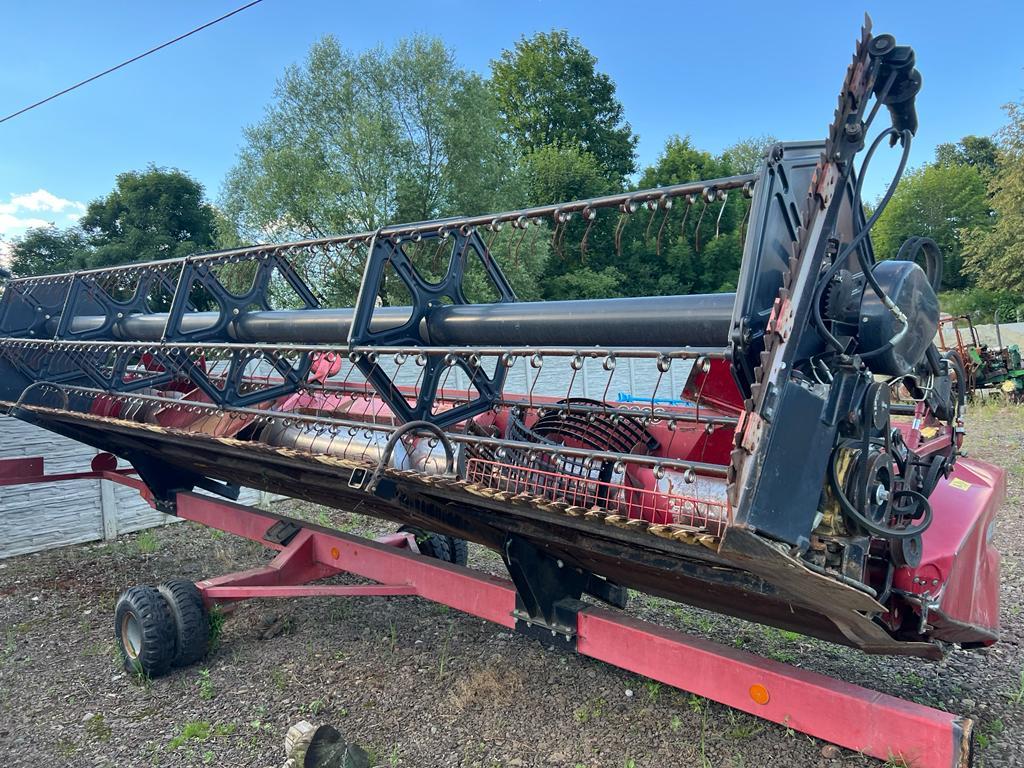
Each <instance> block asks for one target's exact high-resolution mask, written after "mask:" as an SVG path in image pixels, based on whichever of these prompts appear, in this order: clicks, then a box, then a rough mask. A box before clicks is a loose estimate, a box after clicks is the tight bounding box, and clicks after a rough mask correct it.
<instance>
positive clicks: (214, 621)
mask: <svg viewBox="0 0 1024 768" xmlns="http://www.w3.org/2000/svg"><path fill="white" fill-rule="evenodd" d="M226 620H227V616H225V615H224V611H223V610H221V607H220V606H219V605H214V606H213V607H211V608H210V653H213V652H214V651H215V650H217V649H218V648H219V647H220V641H221V637H222V636H223V635H224V622H225V621H226Z"/></svg>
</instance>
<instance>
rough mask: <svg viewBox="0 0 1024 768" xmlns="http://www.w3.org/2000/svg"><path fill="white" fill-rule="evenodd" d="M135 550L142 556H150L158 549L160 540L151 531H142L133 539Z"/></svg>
mask: <svg viewBox="0 0 1024 768" xmlns="http://www.w3.org/2000/svg"><path fill="white" fill-rule="evenodd" d="M135 548H136V549H137V550H139V552H140V553H141V554H143V555H152V554H153V553H154V552H156V551H157V550H158V549H160V540H159V539H158V538H157V537H156V534H155V533H153V532H152V531H143V532H142V533H140V534H139V535H138V536H137V537H136V538H135Z"/></svg>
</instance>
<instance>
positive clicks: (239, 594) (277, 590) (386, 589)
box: [202, 584, 416, 601]
mask: <svg viewBox="0 0 1024 768" xmlns="http://www.w3.org/2000/svg"><path fill="white" fill-rule="evenodd" d="M202 591H203V595H204V596H205V597H207V598H208V599H210V600H213V601H218V600H244V599H246V598H250V597H393V596H395V595H415V594H416V587H407V586H400V585H389V584H356V585H351V584H303V585H299V586H275V587H269V586H268V587H259V586H252V587H246V586H237V587H204V588H203V590H202Z"/></svg>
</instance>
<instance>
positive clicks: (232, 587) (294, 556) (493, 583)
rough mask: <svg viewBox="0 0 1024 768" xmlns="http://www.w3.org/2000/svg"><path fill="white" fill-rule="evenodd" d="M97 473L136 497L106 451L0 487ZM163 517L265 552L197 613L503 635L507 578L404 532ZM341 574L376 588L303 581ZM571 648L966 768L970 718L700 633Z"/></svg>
mask: <svg viewBox="0 0 1024 768" xmlns="http://www.w3.org/2000/svg"><path fill="white" fill-rule="evenodd" d="M86 478H97V479H104V480H110V481H113V482H116V483H121V484H124V485H130V486H132V487H135V488H137V489H139V491H140V492H141V493H142V495H143V496H144V497H145V498H146V499H147V500H148V501H150V503H152V497H151V495H150V494H149V492H148V490H147V489H146V488H145V486H144V485H143V484H142V482H141V481H140V480H138V479H137V478H134V477H131V476H130V470H129V471H126V470H118V469H116V461H114V460H113V457H112V456H110V455H109V454H100V455H99V456H97V458H96V459H94V460H93V470H92V471H91V472H79V473H74V474H65V475H45V474H43V461H42V459H41V458H32V459H6V460H0V486H5V485H18V484H26V483H41V482H53V481H57V480H70V479H86ZM175 514H176V515H177V516H179V517H182V518H185V519H186V520H191V521H193V522H196V523H199V524H201V525H205V526H208V527H210V528H215V529H218V530H221V531H224V532H226V533H232V534H235V535H236V536H242V537H244V538H247V539H250V540H252V541H256V542H259V543H260V544H263V545H264V546H265V547H267V548H269V549H272V550H276V551H277V555H276V556H275V557H274V558H273V559H272V560H271V561H270V563H268V564H267V565H266V566H263V567H260V568H253V569H250V570H246V571H240V572H237V573H231V574H227V575H223V576H218V577H215V578H210V579H206V580H204V581H200V582H198V583H197V585H196V586H197V587H198V588H199V590H200V592H201V593H202V595H203V599H204V601H205V602H206V604H207V605H208V606H212V605H214V604H223V603H231V602H236V601H239V600H246V599H251V598H275V597H276V598H281V597H308V596H333V597H365V596H393V595H416V596H419V597H422V598H425V599H427V600H431V601H433V602H436V603H441V604H443V605H447V606H449V607H450V608H455V609H457V610H460V611H463V612H464V613H468V614H470V615H472V616H477V617H479V618H482V619H487V620H488V621H492V622H494V623H496V624H500V625H501V626H503V627H507V628H509V629H517V628H522V627H518V626H517V619H516V618H515V616H514V615H513V612H514V609H515V606H516V591H515V587H514V586H513V585H512V582H511V581H509V580H507V579H504V578H498V577H496V576H492V575H489V574H484V573H480V572H478V571H475V570H473V569H471V568H465V567H460V566H457V565H451V564H449V563H445V562H441V561H439V560H436V559H432V558H428V557H425V556H423V555H420V554H419V553H418V550H417V548H416V542H415V539H414V537H413V536H412V535H410V534H394V535H391V536H386V537H383V538H381V539H378V540H376V541H371V540H368V539H364V538H361V537H357V536H351V535H348V534H345V533H341V532H339V531H333V530H329V529H326V528H323V527H321V526H317V525H313V524H311V523H307V522H305V521H300V520H294V519H292V518H288V517H283V516H280V515H275V514H274V513H272V512H266V511H263V510H259V509H254V508H252V507H248V506H244V505H241V504H235V503H232V502H229V501H224V500H221V499H216V498H212V497H209V496H202V495H198V494H195V493H191V492H187V493H186V492H180V493H178V494H177V497H176V510H175ZM339 573H350V574H353V575H356V576H360V577H363V578H366V579H370V580H372V581H375V582H377V584H370V585H355V586H354V585H325V584H315V583H312V582H316V581H319V580H320V579H324V578H326V577H328V576H332V575H335V574H339ZM571 640H575V643H576V651H577V652H578V653H580V654H582V655H584V656H589V657H591V658H594V659H598V660H600V661H604V662H606V663H608V664H612V665H614V666H617V667H620V668H622V669H625V670H628V671H630V672H634V673H636V674H639V675H644V676H646V677H649V678H651V679H653V680H657V681H658V682H661V683H663V684H665V685H671V686H673V687H676V688H679V689H681V690H683V691H687V692H689V693H693V694H696V695H698V696H703V697H705V698H707V699H711V700H712V701H717V702H719V703H721V704H725V705H726V706H729V707H733V708H734V709H739V710H742V711H744V712H748V713H750V714H752V715H756V716H757V717H761V718H764V719H765V720H770V721H772V722H775V723H779V724H782V725H785V726H786V727H788V728H792V729H793V730H796V731H801V732H803V733H807V734H809V735H811V736H814V737H816V738H820V739H823V740H825V741H829V742H832V743H834V744H838V745H840V746H843V747H846V748H847V749H851V750H854V751H856V752H861V753H864V754H866V755H870V756H872V757H877V758H879V759H881V760H890V761H891V760H902V761H903V763H904V764H906V765H908V766H913V768H968V766H970V765H971V762H972V752H973V750H972V743H973V739H972V729H973V725H974V723H973V721H972V720H971V719H970V718H966V717H961V716H958V715H955V714H951V713H949V712H944V711H942V710H938V709H933V708H931V707H926V706H922V705H920V704H915V703H913V702H909V701H904V700H902V699H898V698H896V697H893V696H888V695H886V694H882V693H878V692H876V691H871V690H868V689H866V688H861V687H860V686H857V685H852V684H850V683H846V682H843V681H841V680H836V679H833V678H831V677H827V676H825V675H821V674H817V673H815V672H809V671H807V670H803V669H798V668H795V667H791V666H789V665H787V664H783V663H780V662H777V661H772V660H770V659H765V658H762V657H760V656H757V655H755V654H752V653H749V652H747V651H743V650H739V649H737V648H733V647H730V646H726V645H721V644H719V643H714V642H711V641H709V640H706V639H704V638H701V637H696V636H693V635H689V634H685V633H683V632H678V631H676V630H672V629H667V628H665V627H661V626H658V625H656V624H652V623H650V622H646V621H640V620H638V619H634V618H632V617H630V616H628V615H626V614H624V613H622V612H617V611H612V610H608V609H604V608H597V607H592V606H587V607H586V608H585V609H583V610H582V611H581V612H580V613H579V615H578V619H577V626H576V627H575V633H574V634H566V635H558V634H556V635H555V636H554V637H553V638H552V641H553V642H567V643H568V642H569V641H571Z"/></svg>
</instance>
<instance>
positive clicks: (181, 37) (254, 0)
mask: <svg viewBox="0 0 1024 768" xmlns="http://www.w3.org/2000/svg"><path fill="white" fill-rule="evenodd" d="M262 2H263V0H252V2H249V3H246V4H245V5H243V6H241V7H239V8H235V10H233V11H229V12H228V13H225V14H224V15H223V16H219V17H217V18H216V19H214V20H213V21H208V22H206V23H205V24H203V25H202V26H199V27H196V28H195V29H191V30H189V31H188V32H186V33H185V34H183V35H178V36H177V37H176V38H174V39H173V40H168V41H167V42H166V43H161V44H160V45H158V46H156V47H155V48H150V49H149V50H148V51H146V52H145V53H140V54H139V55H138V56H133V57H132V58H130V59H128V60H127V61H122V62H121V63H120V64H117V65H116V66H113V67H111V68H110V69H105V70H103V71H102V72H100V73H99V74H96V75H93V76H92V77H90V78H86V79H85V80H82V81H81V82H79V83H75V84H74V85H72V86H70V87H68V88H65V89H64V90H63V91H58V92H57V93H55V94H53V95H51V96H47V97H46V98H45V99H42V100H41V101H37V102H36V103H35V104H29V105H28V106H27V107H23V108H21V109H19V110H18V111H17V112H12V113H11V114H9V115H7V117H4V118H0V123H6V122H7V121H8V120H10V119H11V118H14V117H17V116H18V115H23V114H25V113H26V112H28V111H29V110H31V109H35V108H36V107H41V106H42V105H43V104H45V103H46V102H48V101H53V100H54V99H56V98H57V97H58V96H63V95H64V94H65V93H70V92H71V91H73V90H75V89H76V88H81V87H82V86H83V85H87V84H89V83H91V82H92V81H93V80H99V79H100V78H101V77H103V76H104V75H109V74H110V73H111V72H116V71H117V70H119V69H121V68H122V67H127V66H128V65H129V64H132V63H134V62H136V61H138V60H139V59H144V58H146V57H147V56H149V55H150V54H151V53H156V52H157V51H159V50H162V49H163V48H166V47H167V46H169V45H174V44H175V43H178V42H181V41H182V40H184V39H185V38H186V37H191V36H192V35H194V34H195V33H196V32H202V31H203V30H204V29H206V28H207V27H212V26H213V25H214V24H218V23H219V22H222V21H224V20H225V19H229V18H231V17H232V16H234V15H235V14H236V13H241V12H242V11H244V10H246V9H248V8H252V7H253V6H254V5H259V4H260V3H262Z"/></svg>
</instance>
